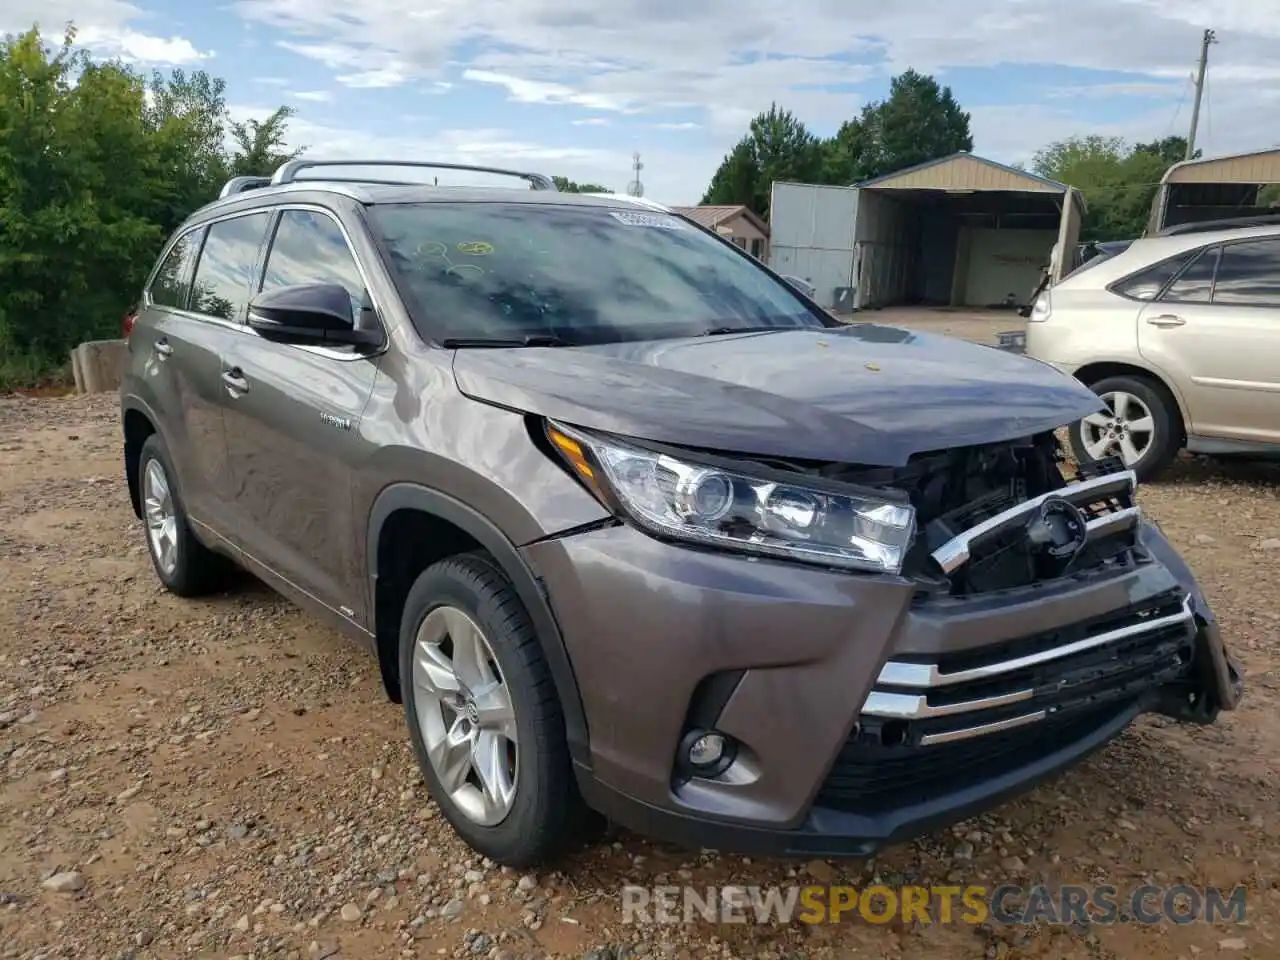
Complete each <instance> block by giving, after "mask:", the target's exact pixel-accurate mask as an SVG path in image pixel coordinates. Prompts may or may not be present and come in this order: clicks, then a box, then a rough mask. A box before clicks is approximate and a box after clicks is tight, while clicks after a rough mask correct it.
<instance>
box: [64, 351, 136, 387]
mask: <svg viewBox="0 0 1280 960" xmlns="http://www.w3.org/2000/svg"><path fill="white" fill-rule="evenodd" d="M128 356H129V344H128V342H127V341H125V340H89V341H87V342H85V343H82V344H80V346H78V347H76V348H75V349H74V350H73V351H71V369H72V373H73V375H74V376H75V381H76V392H77V393H109V392H110V391H112V390H118V389H120V378H121V377H122V376H123V374H124V367H125V363H126V362H127V361H128Z"/></svg>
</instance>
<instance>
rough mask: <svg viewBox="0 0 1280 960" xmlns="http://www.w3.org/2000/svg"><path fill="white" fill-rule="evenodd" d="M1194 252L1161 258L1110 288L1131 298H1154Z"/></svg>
mask: <svg viewBox="0 0 1280 960" xmlns="http://www.w3.org/2000/svg"><path fill="white" fill-rule="evenodd" d="M1195 254H1196V251H1195V250H1190V251H1188V252H1187V253H1183V254H1179V255H1178V256H1176V257H1170V258H1169V259H1168V260H1161V261H1160V262H1159V263H1157V264H1154V265H1153V266H1150V267H1147V269H1145V270H1143V271H1142V272H1141V273H1135V274H1134V275H1133V276H1131V277H1129V278H1127V279H1125V280H1121V281H1120V282H1119V283H1117V284H1116V285H1115V286H1114V287H1113V288H1112V289H1113V290H1115V292H1116V293H1118V294H1120V295H1121V296H1124V297H1130V298H1131V299H1133V300H1154V299H1155V298H1156V297H1158V296H1160V291H1161V290H1163V289H1164V288H1165V286H1166V285H1167V284H1168V282H1169V281H1170V280H1172V279H1173V278H1174V277H1175V276H1176V275H1177V273H1178V271H1179V270H1181V269H1182V268H1183V267H1184V266H1185V265H1186V264H1187V263H1188V262H1189V261H1190V260H1191V258H1192V257H1193V256H1195Z"/></svg>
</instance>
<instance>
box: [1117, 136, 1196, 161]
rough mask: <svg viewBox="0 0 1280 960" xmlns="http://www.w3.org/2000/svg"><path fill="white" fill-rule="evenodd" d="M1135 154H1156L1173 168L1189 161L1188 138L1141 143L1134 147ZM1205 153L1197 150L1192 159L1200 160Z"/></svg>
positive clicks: (1169, 138) (1170, 138) (1168, 138)
mask: <svg viewBox="0 0 1280 960" xmlns="http://www.w3.org/2000/svg"><path fill="white" fill-rule="evenodd" d="M1133 152H1134V153H1151V154H1155V155H1156V156H1157V157H1159V158H1160V159H1162V160H1163V161H1164V162H1165V163H1166V164H1167V165H1169V166H1173V165H1174V164H1175V163H1181V162H1182V161H1183V160H1185V159H1187V138H1186V137H1176V136H1175V137H1165V138H1163V139H1161V140H1152V141H1151V142H1150V143H1139V144H1136V145H1135V146H1134V148H1133ZM1203 153H1204V151H1203V150H1197V151H1196V152H1195V153H1193V154H1192V155H1191V159H1192V160H1198V159H1199V158H1200V156H1201V155H1202V154H1203Z"/></svg>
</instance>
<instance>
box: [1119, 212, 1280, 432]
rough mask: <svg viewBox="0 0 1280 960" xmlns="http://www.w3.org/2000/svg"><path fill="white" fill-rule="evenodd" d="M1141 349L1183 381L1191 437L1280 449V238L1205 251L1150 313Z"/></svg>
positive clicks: (1145, 312) (1144, 315)
mask: <svg viewBox="0 0 1280 960" xmlns="http://www.w3.org/2000/svg"><path fill="white" fill-rule="evenodd" d="M1138 344H1139V349H1140V350H1141V352H1142V355H1143V356H1144V357H1145V358H1147V359H1148V360H1149V361H1150V362H1151V363H1153V364H1155V365H1156V366H1157V367H1159V368H1161V369H1163V370H1164V371H1166V372H1167V373H1168V374H1169V375H1170V376H1171V377H1172V378H1174V379H1175V380H1176V382H1177V386H1178V389H1179V392H1180V393H1181V395H1182V397H1183V399H1184V401H1185V403H1186V406H1187V411H1188V414H1189V417H1190V419H1191V424H1190V427H1189V429H1190V431H1191V432H1193V433H1195V434H1198V435H1200V436H1204V437H1215V438H1220V439H1229V440H1243V441H1251V442H1265V443H1280V361H1278V360H1277V357H1280V238H1276V237H1268V238H1264V239H1257V240H1247V241H1239V242H1234V243H1227V244H1215V245H1212V246H1209V247H1207V248H1205V249H1204V250H1202V251H1200V253H1199V255H1198V256H1197V257H1196V259H1195V260H1193V261H1192V262H1191V263H1190V264H1189V265H1188V266H1187V267H1186V268H1185V269H1184V270H1183V271H1182V273H1180V274H1179V275H1178V277H1176V278H1175V279H1174V281H1173V282H1172V283H1171V284H1170V285H1169V287H1168V288H1167V289H1166V290H1165V291H1164V293H1163V294H1162V295H1161V296H1160V298H1159V299H1158V300H1156V301H1154V302H1152V303H1149V304H1147V305H1146V306H1145V307H1143V309H1142V312H1141V315H1140V316H1139V319H1138Z"/></svg>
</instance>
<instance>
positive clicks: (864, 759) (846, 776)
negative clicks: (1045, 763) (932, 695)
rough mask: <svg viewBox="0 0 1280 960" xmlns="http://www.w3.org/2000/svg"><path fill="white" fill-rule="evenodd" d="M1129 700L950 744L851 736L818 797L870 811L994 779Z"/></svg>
mask: <svg viewBox="0 0 1280 960" xmlns="http://www.w3.org/2000/svg"><path fill="white" fill-rule="evenodd" d="M1130 706H1131V705H1130V704H1129V703H1118V704H1111V705H1108V706H1106V707H1103V708H1096V707H1095V708H1094V709H1092V710H1084V711H1077V712H1073V713H1067V714H1064V715H1058V716H1055V717H1053V718H1051V719H1049V720H1046V721H1045V722H1043V723H1037V724H1032V725H1030V726H1026V727H1020V728H1016V729H1013V730H1007V731H1005V732H1002V733H992V734H989V735H987V736H984V737H981V738H979V739H974V740H967V741H965V742H962V743H956V744H951V745H947V746H933V747H919V746H911V745H907V744H901V745H898V746H893V747H891V746H885V745H883V744H881V743H867V742H861V741H860V740H859V739H858V738H851V739H850V740H849V742H848V743H846V744H845V746H844V748H843V749H842V750H841V751H840V755H839V757H838V758H837V759H836V763H835V766H834V767H833V768H832V770H831V773H830V774H829V775H828V776H827V779H826V781H825V782H824V783H823V785H822V789H821V790H820V791H819V792H818V796H817V799H816V801H815V804H816V805H817V806H819V807H824V808H827V809H831V810H848V811H856V812H858V813H865V814H868V815H871V814H875V813H878V812H880V811H882V810H891V809H895V808H901V807H907V806H911V805H913V804H916V803H921V802H924V801H927V800H929V799H932V798H934V797H937V796H938V795H940V794H945V793H951V792H955V791H958V790H963V789H964V788H966V787H969V786H973V785H975V784H978V783H982V782H984V781H989V780H992V779H994V778H996V777H999V776H1002V775H1004V774H1007V773H1012V772H1013V771H1015V770H1017V769H1018V768H1019V767H1022V766H1025V765H1026V764H1027V763H1029V762H1031V761H1032V760H1035V759H1037V758H1039V757H1041V756H1043V755H1044V754H1046V753H1050V752H1052V751H1054V750H1056V749H1058V748H1060V747H1063V746H1066V745H1067V744H1070V743H1075V742H1077V741H1080V740H1083V739H1084V738H1086V737H1088V736H1089V735H1090V734H1092V733H1094V732H1095V731H1097V730H1099V729H1101V728H1102V727H1104V726H1105V725H1107V724H1109V723H1111V722H1112V721H1114V720H1115V719H1116V718H1117V717H1118V716H1120V714H1121V713H1123V712H1124V711H1125V710H1127V709H1129V707H1130Z"/></svg>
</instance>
